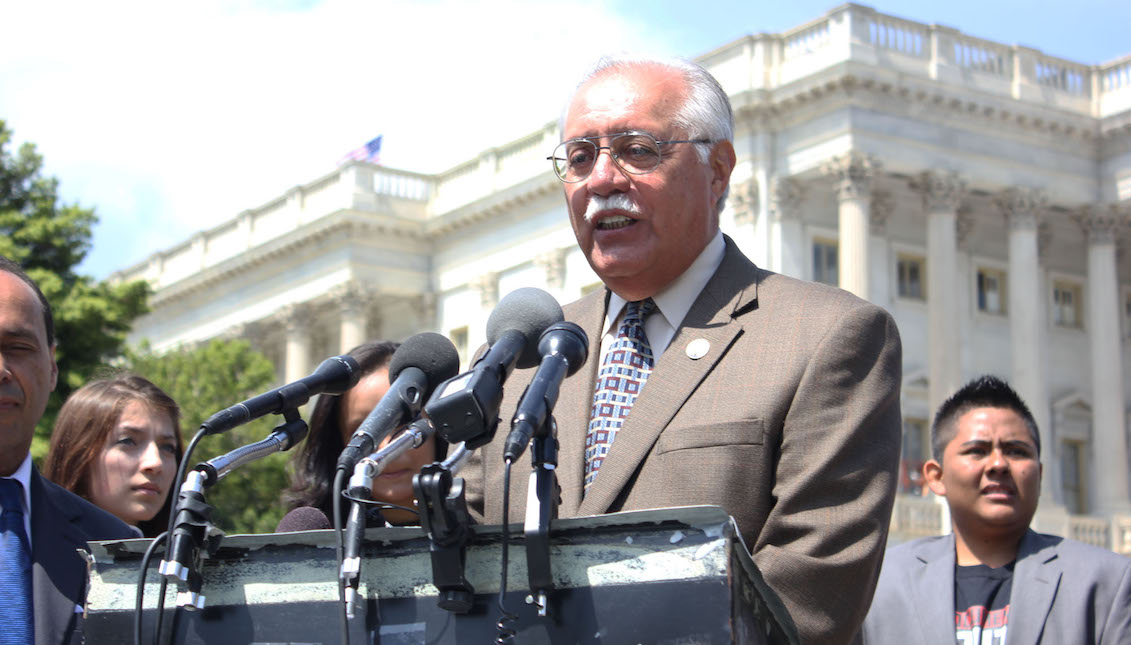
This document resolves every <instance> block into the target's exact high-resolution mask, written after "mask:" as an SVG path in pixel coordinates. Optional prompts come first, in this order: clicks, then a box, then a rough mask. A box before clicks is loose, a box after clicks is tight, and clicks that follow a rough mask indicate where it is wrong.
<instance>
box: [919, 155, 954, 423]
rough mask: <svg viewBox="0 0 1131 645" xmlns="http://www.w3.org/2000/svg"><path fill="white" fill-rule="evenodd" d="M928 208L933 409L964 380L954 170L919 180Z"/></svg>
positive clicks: (929, 369) (929, 358)
mask: <svg viewBox="0 0 1131 645" xmlns="http://www.w3.org/2000/svg"><path fill="white" fill-rule="evenodd" d="M915 187H916V188H917V189H918V190H919V192H920V193H921V194H922V195H923V206H924V207H925V208H926V211H927V379H928V381H929V384H928V392H927V404H928V406H929V409H930V410H931V411H932V412H934V411H935V410H937V409H938V407H939V405H940V404H942V402H943V401H945V400H946V398H947V397H948V396H950V395H951V394H953V393H954V391H955V390H957V389H958V387H959V386H960V385H961V384H962V383H961V379H962V363H961V339H960V338H959V333H958V330H959V302H958V294H959V289H958V286H959V285H958V228H957V219H958V214H957V211H958V207H959V205H960V204H961V202H962V197H963V193H964V192H965V185H964V184H963V182H962V180H961V179H959V178H958V175H957V174H956V173H953V172H926V173H923V174H922V175H921V176H920V178H919V180H918V181H917V182H915Z"/></svg>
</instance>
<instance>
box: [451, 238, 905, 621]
mask: <svg viewBox="0 0 1131 645" xmlns="http://www.w3.org/2000/svg"><path fill="white" fill-rule="evenodd" d="M726 243H727V246H726V252H725V255H724V257H723V261H722V264H721V265H720V266H719V269H718V271H716V272H715V274H714V275H713V276H712V277H711V279H710V280H709V281H708V283H707V285H706V287H705V288H704V289H703V291H702V293H700V294H699V297H698V299H697V300H696V301H695V304H694V305H693V306H692V307H691V310H690V311H689V312H688V314H687V317H686V318H685V319H684V320H683V322H682V324H681V325H680V326H679V327H678V329H677V330H676V334H675V337H674V338H673V339H672V342H671V345H670V346H669V347H668V348H667V350H666V351H665V352H664V354H663V355H662V356H661V357H660V358H659V359H658V360H657V361H656V366H655V369H654V371H653V372H652V375H651V376H650V377H649V379H648V382H647V384H646V385H645V386H644V388H643V390H642V391H641V394H640V396H639V398H638V399H637V400H636V403H635V405H634V406H633V409H632V413H631V414H630V415H629V417H628V419H626V420H625V422H624V425H623V427H622V428H621V430H620V431H619V432H618V433H617V437H616V441H615V442H614V443H613V445H612V447H611V448H610V450H609V454H608V456H607V457H606V459H605V461H604V463H603V464H602V466H601V471H600V473H599V474H598V475H597V478H596V480H595V481H594V483H593V486H592V488H591V489H590V491H589V493H588V494H586V495H584V497H583V495H582V492H583V488H582V480H583V470H584V463H583V459H584V457H583V455H584V451H585V435H586V431H587V428H588V422H589V411H590V407H591V405H592V399H593V391H594V387H595V383H596V370H597V365H598V363H599V362H600V345H601V330H602V326H603V323H604V317H605V307H606V303H607V301H608V297H607V292H601V293H596V294H591V295H589V296H587V297H585V298H582V299H581V300H579V301H577V302H575V303H572V304H570V305H567V306H566V307H565V312H566V319H568V320H572V321H574V322H576V323H578V324H579V325H581V327H582V328H584V329H585V331H586V333H587V334H588V335H589V361H588V362H587V364H586V365H585V366H584V367H583V368H582V369H581V371H579V372H578V373H577V374H575V375H574V376H572V377H570V378H568V379H567V380H566V381H565V382H564V383H563V385H562V390H561V395H560V398H559V400H558V403H557V406H556V409H555V410H554V415H555V418H556V419H557V421H558V438H559V441H560V443H561V451H560V456H559V461H558V470H557V473H558V478H559V482H560V484H561V488H562V494H561V497H562V498H561V506H560V508H559V516H560V517H576V516H584V515H597V514H602V513H608V512H614V511H621V510H636V509H647V508H663V507H671V506H687V505H695V504H714V505H718V506H721V507H723V508H724V509H726V511H727V512H728V513H730V514H731V515H732V516H734V518H735V520H736V521H737V523H738V527H739V529H740V531H741V533H742V537H743V539H744V540H745V542H746V544H747V546H748V547H749V548H750V550H751V553H752V555H753V557H754V561H755V562H756V563H757V565H758V567H759V569H760V570H761V572H762V574H763V575H764V576H765V578H766V581H767V582H768V583H769V585H770V586H771V587H772V588H773V589H774V590H775V591H776V592H777V593H778V594H779V595H780V596H781V598H782V600H783V601H784V602H785V605H786V607H787V608H788V609H789V612H790V614H791V616H792V617H793V619H794V621H795V622H796V624H797V627H798V631H799V633H800V634H801V637H802V640H803V641H804V642H812V643H841V642H848V641H849V640H850V639H851V638H852V636H853V634H854V633H855V632H856V630H857V628H858V627H859V626H860V623H861V622H862V621H863V620H864V615H865V613H866V612H867V610H868V604H869V602H870V601H871V598H872V592H873V590H874V589H875V585H876V579H877V576H878V574H879V568H880V561H881V558H882V556H883V552H884V546H885V543H886V540H887V531H888V521H889V518H890V516H891V509H892V503H893V500H894V494H895V483H896V471H897V467H898V462H899V450H900V435H901V430H900V427H901V421H900V410H899V387H900V372H901V348H900V342H899V333H898V331H897V330H896V327H895V323H894V321H893V320H892V319H891V316H889V315H888V314H887V312H885V311H884V310H882V309H880V308H879V307H876V306H874V305H872V304H870V303H868V302H865V301H863V300H861V299H859V298H857V297H855V296H853V295H851V294H849V293H847V292H845V291H841V290H839V289H834V288H831V287H828V286H824V285H820V284H815V283H810V282H804V281H800V280H795V279H792V278H788V277H785V276H782V275H778V274H775V273H771V272H769V271H765V270H762V269H759V268H757V267H756V266H754V264H753V263H751V262H750V261H749V260H748V259H747V258H746V257H745V256H744V255H743V254H742V253H741V252H740V251H739V250H738V249H737V247H735V245H734V243H733V242H732V241H731V240H730V239H729V238H728V239H727V240H726ZM697 339H704V340H706V341H707V342H708V343H709V344H710V348H709V350H708V352H707V353H706V355H705V356H703V357H702V358H699V359H692V358H691V357H690V356H688V353H687V347H688V344H689V343H691V342H692V341H694V340H697ZM700 344H701V343H700ZM533 373H534V370H533V369H529V370H516V371H515V373H514V374H512V375H511V377H510V379H509V380H508V382H507V384H506V394H505V397H504V400H503V405H502V408H501V410H502V412H501V416H502V423H501V424H500V430H499V432H498V433H496V436H495V440H494V442H493V443H491V444H489V445H487V446H484V447H483V448H482V449H481V450H479V451H477V455H476V457H475V458H474V459H473V461H472V462H470V463H469V464H468V466H467V467H466V468H464V469H463V471H462V472H461V474H462V475H463V476H464V477H465V478H466V480H467V491H468V502H469V505H470V507H471V509H472V514H473V515H475V516H476V517H477V519H478V520H480V521H485V522H490V523H498V522H500V521H501V520H502V503H501V494H500V493H501V492H502V473H503V467H502V444H503V440H504V438H505V436H506V434H507V432H506V428H507V426H508V425H509V421H510V415H511V414H513V412H514V409H515V406H516V403H517V401H518V397H519V396H520V395H521V394H522V391H523V389H524V388H525V386H526V383H528V382H529V380H530V378H531V377H532V376H533ZM529 456H530V455H529V451H527V453H526V454H525V455H524V457H523V458H522V460H520V461H519V462H517V463H516V464H515V466H514V468H513V474H514V476H513V477H512V481H511V505H510V521H512V522H521V521H522V518H523V514H524V509H525V499H526V483H527V475H528V473H529V469H530V461H529Z"/></svg>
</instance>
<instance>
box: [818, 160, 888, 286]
mask: <svg viewBox="0 0 1131 645" xmlns="http://www.w3.org/2000/svg"><path fill="white" fill-rule="evenodd" d="M823 169H824V172H825V173H826V174H828V175H830V176H832V177H833V179H834V181H835V182H836V192H837V200H838V201H839V203H840V208H839V234H840V244H839V249H838V253H837V258H838V265H837V273H838V274H839V275H840V287H841V288H842V289H846V290H848V291H851V292H852V293H854V294H856V295H858V296H860V297H861V298H864V299H865V300H871V299H872V290H871V288H870V287H871V285H870V280H869V274H870V271H869V268H868V267H869V265H868V261H869V258H870V257H871V255H870V253H869V242H870V238H871V225H870V222H869V217H870V213H871V201H872V179H873V177H874V176H875V174H876V172H877V171H878V170H879V163H878V162H877V161H875V160H873V159H872V158H871V157H869V156H867V155H864V154H861V153H859V152H849V153H847V154H844V155H841V156H839V157H836V158H834V159H832V160H831V161H829V162H827V163H826V164H825V166H824V168H823Z"/></svg>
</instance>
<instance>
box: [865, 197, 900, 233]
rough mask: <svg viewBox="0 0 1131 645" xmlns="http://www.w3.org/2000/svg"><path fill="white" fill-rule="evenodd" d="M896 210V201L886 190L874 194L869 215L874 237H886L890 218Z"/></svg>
mask: <svg viewBox="0 0 1131 645" xmlns="http://www.w3.org/2000/svg"><path fill="white" fill-rule="evenodd" d="M894 210H895V200H894V199H893V198H892V196H891V193H890V192H888V191H886V190H877V191H875V192H873V193H872V203H871V210H870V211H869V213H868V222H869V224H871V229H872V235H884V233H886V232H887V227H888V218H890V217H891V214H892V212H893V211H894Z"/></svg>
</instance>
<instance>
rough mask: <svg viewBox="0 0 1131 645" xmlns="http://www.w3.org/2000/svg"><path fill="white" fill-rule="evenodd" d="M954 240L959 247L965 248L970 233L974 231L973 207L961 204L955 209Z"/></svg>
mask: <svg viewBox="0 0 1131 645" xmlns="http://www.w3.org/2000/svg"><path fill="white" fill-rule="evenodd" d="M954 229H955V231H954V232H955V240H956V242H957V243H958V246H959V247H961V248H967V243H968V242H969V241H970V234H971V233H973V232H974V209H973V208H970V207H969V206H967V205H965V204H962V205H960V206H959V207H958V210H957V211H955V218H954Z"/></svg>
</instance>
